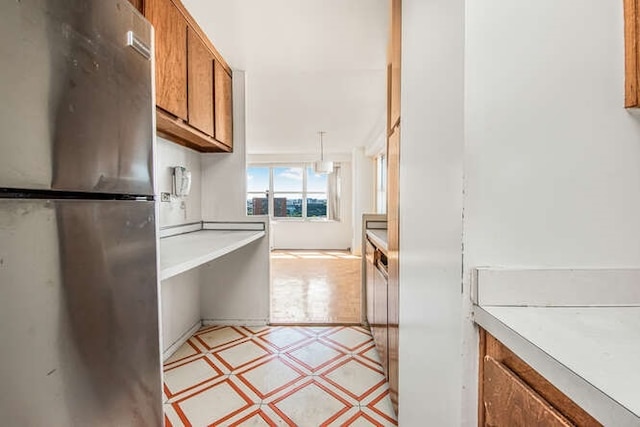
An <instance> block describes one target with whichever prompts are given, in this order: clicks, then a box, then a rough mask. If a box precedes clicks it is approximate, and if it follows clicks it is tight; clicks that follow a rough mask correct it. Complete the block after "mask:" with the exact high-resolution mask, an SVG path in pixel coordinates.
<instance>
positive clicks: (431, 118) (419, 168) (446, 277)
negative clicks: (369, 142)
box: [399, 0, 496, 426]
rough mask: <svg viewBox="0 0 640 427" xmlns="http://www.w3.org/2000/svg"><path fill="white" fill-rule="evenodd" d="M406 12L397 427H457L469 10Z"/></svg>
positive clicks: (448, 2) (436, 6)
mask: <svg viewBox="0 0 640 427" xmlns="http://www.w3.org/2000/svg"><path fill="white" fill-rule="evenodd" d="M402 8H403V11H402V19H403V30H402V124H401V126H402V130H401V143H400V208H401V211H400V253H401V256H400V355H399V358H400V373H399V374H400V377H399V382H400V390H399V398H400V402H399V406H400V414H399V416H400V418H399V425H401V426H422V425H433V426H459V425H460V421H461V418H460V413H461V409H460V400H461V392H460V387H461V356H460V353H461V324H462V321H461V318H462V313H461V303H460V298H461V296H460V290H461V278H460V272H461V270H462V265H461V263H462V257H461V246H462V219H461V214H462V158H463V153H462V150H463V143H464V140H463V139H464V133H463V124H464V123H463V101H464V92H463V89H464V88H463V83H464V80H463V77H464V75H463V73H464V69H463V65H464V55H463V52H464V1H463V0H429V1H425V0H404V1H403V2H402ZM490 9H492V10H493V11H495V10H496V9H494V8H490Z"/></svg>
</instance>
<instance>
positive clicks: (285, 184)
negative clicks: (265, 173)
mask: <svg viewBox="0 0 640 427" xmlns="http://www.w3.org/2000/svg"><path fill="white" fill-rule="evenodd" d="M273 191H274V192H277V191H286V192H292V193H293V192H295V193H301V192H302V168H282V167H280V168H273Z"/></svg>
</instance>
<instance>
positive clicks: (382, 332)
mask: <svg viewBox="0 0 640 427" xmlns="http://www.w3.org/2000/svg"><path fill="white" fill-rule="evenodd" d="M364 247H365V250H364V252H365V260H366V262H365V267H364V271H363V273H364V275H365V287H366V310H367V321H368V322H369V326H370V328H371V334H372V335H373V340H374V342H375V344H376V350H377V351H378V355H379V356H380V362H381V363H382V367H383V368H384V373H385V376H386V377H387V380H388V381H389V393H390V397H391V401H392V404H393V406H394V410H395V411H396V412H397V410H398V332H399V331H398V320H399V319H398V318H399V316H398V293H397V289H395V290H394V288H393V286H392V284H391V283H390V282H389V274H388V265H389V263H388V258H387V254H386V253H385V252H383V251H382V250H380V249H378V248H376V247H375V246H374V245H373V244H372V243H371V242H369V240H367V241H366V243H365V246H364Z"/></svg>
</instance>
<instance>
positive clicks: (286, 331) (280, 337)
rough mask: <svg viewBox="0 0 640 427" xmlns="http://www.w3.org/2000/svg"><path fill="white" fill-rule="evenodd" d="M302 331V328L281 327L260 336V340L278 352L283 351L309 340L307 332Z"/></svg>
mask: <svg viewBox="0 0 640 427" xmlns="http://www.w3.org/2000/svg"><path fill="white" fill-rule="evenodd" d="M302 331H303V329H302V328H300V329H299V328H291V327H281V328H277V329H274V330H273V331H271V332H269V333H267V334H264V335H261V336H260V339H261V340H263V341H265V342H267V343H268V344H270V345H271V346H273V347H275V348H277V349H278V350H285V349H287V348H290V347H292V346H293V345H296V344H299V343H301V342H303V341H305V340H308V339H309V338H310V334H309V333H308V332H307V333H305V332H302Z"/></svg>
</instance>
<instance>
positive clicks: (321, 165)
mask: <svg viewBox="0 0 640 427" xmlns="http://www.w3.org/2000/svg"><path fill="white" fill-rule="evenodd" d="M325 133H326V132H323V131H320V132H318V134H320V160H318V161H316V162H315V163H314V164H313V170H314V172H315V173H321V174H327V173H331V172H333V162H330V161H326V160H325V159H324V140H323V137H324V134H325Z"/></svg>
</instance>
